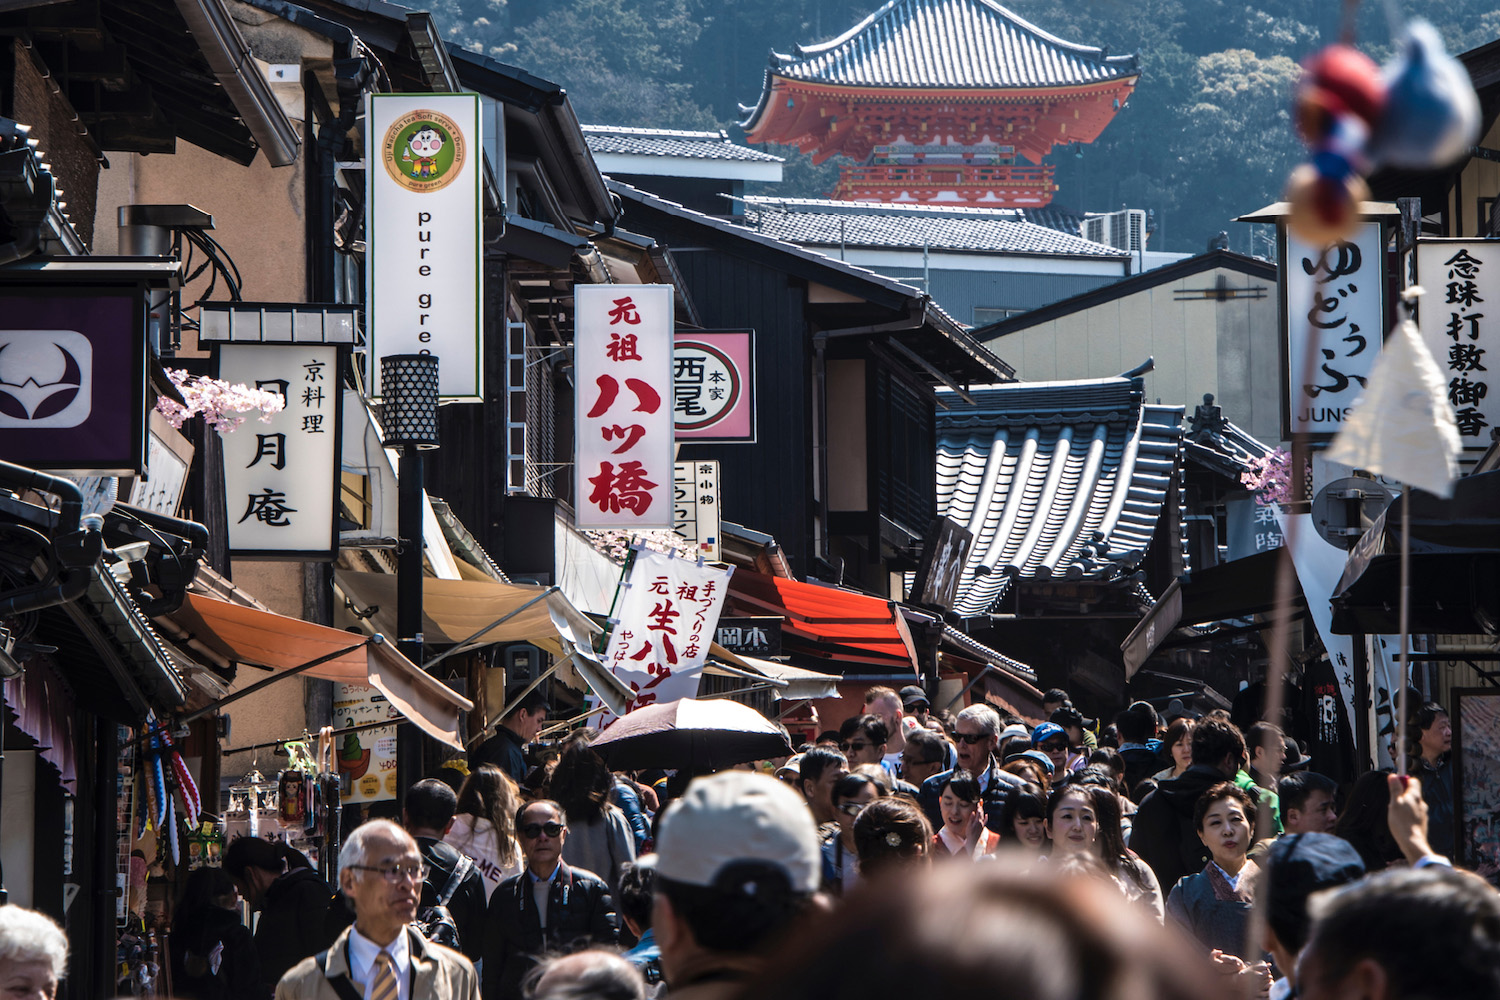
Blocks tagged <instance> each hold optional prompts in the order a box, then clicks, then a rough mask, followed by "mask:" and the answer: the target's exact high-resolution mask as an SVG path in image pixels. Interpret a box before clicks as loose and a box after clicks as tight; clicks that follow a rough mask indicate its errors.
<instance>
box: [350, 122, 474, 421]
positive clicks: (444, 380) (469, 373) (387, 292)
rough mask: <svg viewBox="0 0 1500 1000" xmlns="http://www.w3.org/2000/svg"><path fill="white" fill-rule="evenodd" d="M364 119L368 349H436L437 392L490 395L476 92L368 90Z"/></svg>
mask: <svg viewBox="0 0 1500 1000" xmlns="http://www.w3.org/2000/svg"><path fill="white" fill-rule="evenodd" d="M368 101H369V104H368V107H367V109H366V115H365V120H366V121H368V122H369V134H368V136H367V137H366V142H365V149H366V150H367V151H368V152H367V155H368V157H369V159H370V161H371V162H370V164H369V167H368V169H366V171H365V177H366V182H365V183H366V186H367V190H366V198H365V205H366V209H365V211H366V217H365V233H366V240H367V249H366V252H365V253H366V256H365V260H366V264H365V304H366V307H367V310H368V316H369V344H370V347H369V351H368V353H367V354H366V357H367V358H368V361H367V364H368V366H369V372H368V375H369V380H368V381H367V383H366V384H367V385H369V386H370V387H371V391H372V395H373V396H375V397H376V398H378V396H379V392H380V386H379V384H378V383H379V382H380V378H379V372H380V359H381V358H383V357H385V356H387V355H391V354H436V355H437V356H438V357H439V358H440V359H441V364H440V365H439V376H438V377H439V384H438V394H439V396H440V397H441V398H443V399H445V400H455V401H466V402H480V401H482V400H483V398H484V381H483V371H484V366H483V365H482V364H481V363H480V350H481V347H482V345H483V331H484V308H483V296H482V295H481V291H482V289H483V282H482V280H481V274H480V261H481V229H482V226H483V216H484V212H483V207H484V202H483V180H482V178H483V174H484V170H483V155H482V152H481V149H480V126H479V96H478V95H477V94H371V95H370V96H369V98H368Z"/></svg>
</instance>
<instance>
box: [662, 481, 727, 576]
mask: <svg viewBox="0 0 1500 1000" xmlns="http://www.w3.org/2000/svg"><path fill="white" fill-rule="evenodd" d="M675 468H676V471H675V473H674V483H673V491H672V497H673V502H674V504H675V510H674V512H673V514H672V519H673V521H674V522H675V523H674V524H673V525H672V528H673V530H674V531H676V532H677V533H678V534H679V535H681V536H682V537H683V538H686V539H687V540H688V541H690V542H692V543H693V544H694V545H695V546H696V547H697V549H698V554H699V555H701V556H702V557H703V558H704V559H707V560H708V561H709V562H718V561H719V463H718V462H678V463H676V467H675Z"/></svg>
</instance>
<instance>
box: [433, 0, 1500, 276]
mask: <svg viewBox="0 0 1500 1000" xmlns="http://www.w3.org/2000/svg"><path fill="white" fill-rule="evenodd" d="M408 2H413V0H408ZM432 6H433V9H434V12H435V13H437V14H439V15H440V23H441V24H444V25H447V26H450V32H451V37H452V39H453V40H454V41H457V42H459V43H460V44H462V45H464V46H465V47H467V48H471V49H474V50H476V51H482V52H485V53H486V54H488V55H490V56H492V57H494V58H496V59H500V60H502V61H504V62H509V63H514V64H516V65H519V66H522V67H525V68H526V69H529V70H531V71H533V72H535V73H538V74H540V75H542V76H545V77H547V78H549V79H552V80H556V81H557V82H559V83H561V84H563V85H564V86H565V87H567V88H568V91H569V93H570V95H571V96H572V99H573V102H574V106H575V108H576V109H577V111H578V115H579V117H580V118H581V119H582V120H583V121H585V122H599V123H608V124H615V125H638V126H649V127H657V128H727V129H729V130H730V133H731V135H735V136H736V137H738V133H737V130H736V129H735V122H736V121H737V120H738V119H739V118H740V117H741V116H740V113H739V110H738V105H739V104H741V103H744V104H753V103H755V100H756V98H757V96H758V95H759V94H760V89H761V81H762V74H763V72H764V68H765V65H766V58H767V54H768V53H769V52H770V50H772V49H775V50H777V51H780V52H789V51H791V50H792V48H793V46H795V45H797V44H799V43H801V44H809V43H812V42H817V41H822V40H825V39H827V38H830V37H832V36H834V35H837V34H839V33H841V32H843V31H844V30H845V29H847V28H848V27H849V26H851V25H853V24H854V23H855V22H857V21H858V20H860V19H861V18H863V17H866V16H868V15H869V14H870V13H871V12H873V11H874V10H875V9H876V8H877V7H878V6H879V0H510V2H509V3H506V2H503V0H434V2H433V5H432ZM1008 6H1009V7H1010V8H1011V10H1013V11H1014V12H1015V13H1017V14H1019V15H1020V16H1022V17H1024V18H1026V19H1027V20H1030V21H1032V22H1033V23H1035V24H1037V25H1038V26H1040V27H1042V28H1044V29H1046V30H1047V31H1050V32H1052V33H1053V34H1056V35H1059V36H1061V37H1062V38H1065V39H1068V40H1070V41H1076V42H1080V43H1085V44H1089V45H1102V46H1105V47H1107V48H1108V49H1109V51H1110V52H1111V53H1124V52H1136V53H1139V55H1140V58H1141V79H1140V83H1139V86H1138V88H1137V90H1136V92H1135V95H1134V96H1133V97H1132V98H1131V100H1130V103H1129V104H1128V105H1127V106H1126V107H1125V108H1124V109H1123V110H1122V111H1121V112H1120V114H1119V115H1118V116H1117V117H1116V118H1115V120H1114V122H1113V123H1112V124H1111V125H1110V127H1109V128H1108V129H1106V130H1105V132H1104V135H1103V136H1102V137H1101V138H1100V140H1099V141H1098V142H1095V143H1094V144H1092V145H1090V146H1087V147H1083V148H1082V149H1074V148H1069V149H1063V148H1059V149H1058V150H1056V151H1054V153H1053V155H1052V160H1053V161H1054V162H1055V163H1056V164H1057V172H1058V181H1059V185H1060V188H1061V190H1060V192H1059V194H1058V197H1057V204H1059V205H1064V206H1067V207H1070V208H1073V209H1075V210H1078V211H1091V212H1098V211H1109V210H1111V209H1115V208H1119V207H1121V206H1122V205H1124V206H1129V207H1132V208H1149V209H1152V210H1154V211H1155V214H1156V219H1157V224H1158V235H1157V237H1156V238H1155V239H1154V240H1153V242H1152V245H1153V247H1155V248H1157V249H1166V250H1181V251H1187V252H1197V251H1200V250H1202V249H1203V248H1204V246H1205V245H1206V244H1207V242H1208V240H1209V239H1210V238H1211V237H1212V236H1213V235H1214V234H1216V233H1218V232H1219V231H1220V230H1228V231H1229V233H1230V236H1231V239H1232V240H1233V241H1234V242H1233V244H1232V245H1233V247H1234V249H1236V250H1241V251H1248V250H1250V249H1251V248H1250V246H1249V243H1248V240H1249V234H1248V227H1244V226H1235V225H1233V224H1231V222H1230V220H1231V219H1232V218H1233V217H1234V216H1235V215H1238V214H1241V213H1243V212H1246V211H1250V210H1252V209H1256V208H1259V207H1261V206H1262V205H1264V204H1266V203H1267V202H1270V201H1274V200H1276V198H1277V196H1278V194H1279V192H1280V187H1281V183H1282V180H1283V179H1284V178H1285V176H1286V173H1287V171H1288V169H1289V168H1290V167H1291V165H1292V164H1293V163H1294V162H1296V160H1297V158H1298V157H1299V156H1300V155H1301V154H1300V150H1299V147H1298V145H1297V143H1296V141H1295V139H1294V137H1293V135H1292V132H1291V127H1290V124H1289V115H1288V105H1289V95H1290V92H1291V86H1292V82H1293V81H1294V79H1295V77H1296V73H1297V63H1298V61H1299V60H1300V59H1301V58H1302V57H1304V56H1305V55H1306V54H1307V53H1308V52H1310V51H1312V50H1313V49H1314V48H1316V47H1317V46H1319V45H1321V44H1324V43H1325V42H1326V41H1327V40H1330V39H1332V38H1334V37H1336V35H1337V33H1338V27H1339V25H1338V19H1339V16H1340V9H1341V7H1342V6H1343V5H1342V4H1341V3H1340V2H1338V0H1258V2H1253V3H1246V2H1243V0H1010V2H1009V3H1008ZM1395 6H1397V7H1398V8H1399V9H1400V10H1401V12H1402V13H1403V14H1404V15H1406V16H1421V17H1426V18H1428V19H1429V20H1431V21H1432V22H1433V23H1434V24H1436V25H1437V26H1438V28H1439V29H1440V30H1441V31H1442V33H1443V36H1444V38H1445V39H1446V41H1447V43H1448V46H1449V49H1450V51H1453V52H1462V51H1465V50H1467V49H1470V48H1473V47H1476V46H1478V45H1482V44H1484V43H1486V42H1489V41H1493V40H1495V39H1497V38H1500V10H1497V8H1496V4H1495V2H1494V0H1441V2H1439V0H1420V2H1418V0H1405V2H1404V3H1402V2H1397V3H1396V4H1395ZM1385 10H1386V8H1385V6H1384V5H1383V4H1382V3H1378V2H1373V0H1367V2H1366V3H1365V4H1364V5H1363V9H1362V11H1361V14H1360V18H1359V21H1358V36H1357V42H1358V44H1359V45H1360V47H1361V48H1363V49H1364V50H1365V51H1366V52H1368V53H1370V54H1371V55H1372V56H1374V57H1375V58H1377V59H1384V58H1385V56H1386V55H1387V54H1388V52H1389V49H1390V45H1391V32H1390V27H1389V25H1388V23H1387V21H1386V15H1385ZM775 151H776V152H779V153H782V154H783V155H787V156H788V157H789V162H788V170H787V180H786V181H785V182H784V183H782V184H780V185H777V186H775V188H774V191H775V193H778V194H785V195H788V196H820V195H822V194H823V193H824V192H826V191H827V190H828V189H829V188H830V187H831V186H832V182H833V177H834V176H835V173H836V166H835V164H834V163H832V162H830V163H828V164H824V165H823V166H822V167H813V166H812V165H811V162H810V161H808V160H806V159H805V158H802V157H799V156H797V154H796V153H795V152H794V151H788V150H779V149H778V150H775ZM769 190H771V189H768V192H767V193H769Z"/></svg>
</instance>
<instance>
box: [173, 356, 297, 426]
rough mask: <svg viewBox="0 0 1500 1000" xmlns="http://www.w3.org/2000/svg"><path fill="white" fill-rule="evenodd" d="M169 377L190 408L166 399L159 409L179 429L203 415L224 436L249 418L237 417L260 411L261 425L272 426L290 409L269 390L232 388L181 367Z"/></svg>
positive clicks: (284, 401)
mask: <svg viewBox="0 0 1500 1000" xmlns="http://www.w3.org/2000/svg"><path fill="white" fill-rule="evenodd" d="M167 377H168V378H170V379H171V380H172V384H173V385H175V386H176V387H177V389H178V391H179V392H181V393H182V398H183V399H185V400H186V401H187V406H183V405H182V404H181V403H179V402H177V401H176V400H175V399H168V398H167V397H166V396H162V397H160V398H159V399H157V401H156V410H157V412H158V413H160V414H161V415H162V416H164V417H166V418H167V422H168V423H170V424H171V425H172V426H173V427H176V428H178V429H181V427H182V425H183V423H184V422H185V421H187V420H188V419H189V418H192V417H196V416H199V415H200V414H201V415H202V417H203V421H204V423H206V424H208V426H210V427H212V428H213V429H214V430H216V431H218V432H219V433H221V434H228V433H232V432H233V431H234V429H235V428H237V427H238V426H239V425H240V424H242V423H244V422H245V418H244V417H242V416H237V414H241V413H247V414H248V413H250V412H252V411H257V410H258V411H259V412H260V421H261V423H267V424H268V423H270V422H271V417H272V416H273V415H275V414H277V413H280V412H281V411H282V410H283V409H285V408H286V400H284V399H282V398H281V395H280V394H279V393H275V392H270V391H268V390H266V389H252V388H250V387H249V386H247V385H243V384H238V385H230V384H229V383H228V382H225V381H223V380H222V379H216V378H208V377H207V376H205V375H192V374H190V373H188V372H185V371H183V370H182V369H180V368H168V369H167Z"/></svg>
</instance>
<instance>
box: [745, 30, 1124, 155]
mask: <svg viewBox="0 0 1500 1000" xmlns="http://www.w3.org/2000/svg"><path fill="white" fill-rule="evenodd" d="M1139 73H1140V66H1139V62H1138V60H1137V59H1136V57H1135V56H1134V55H1121V56H1111V55H1109V54H1108V52H1107V51H1106V50H1105V49H1102V48H1097V47H1094V46H1089V45H1078V44H1076V43H1074V42H1068V41H1064V40H1063V39H1061V38H1058V37H1057V36H1056V35H1053V34H1050V33H1048V32H1046V31H1043V30H1042V29H1041V28H1038V27H1037V26H1036V25H1034V24H1032V23H1030V22H1029V21H1027V20H1025V19H1024V18H1022V17H1020V16H1018V15H1016V14H1015V13H1013V12H1012V11H1010V10H1007V9H1006V8H1005V7H1002V6H1000V5H999V4H998V3H995V2H994V0H889V2H888V3H886V4H885V5H884V6H882V7H881V8H880V9H879V10H877V11H875V13H873V14H871V15H870V16H869V17H867V18H865V19H864V20H863V21H861V22H859V23H858V24H856V25H855V26H854V27H852V28H850V29H849V30H848V31H846V32H844V34H842V35H840V36H839V37H837V38H834V39H832V40H831V41H827V42H823V43H821V44H818V45H799V46H797V51H796V54H795V55H782V54H780V53H775V52H773V53H772V54H771V65H770V67H769V68H768V69H767V70H766V88H765V91H764V92H763V94H762V100H761V104H762V105H763V104H764V103H765V100H764V94H765V93H769V92H770V82H771V78H772V77H773V76H775V77H783V78H786V79H789V80H799V81H804V82H807V83H820V84H831V85H836V86H844V87H868V88H878V89H909V88H914V87H931V88H942V89H963V90H1012V89H1023V90H1031V89H1040V88H1050V87H1069V86H1080V85H1087V84H1097V83H1106V82H1109V81H1112V80H1120V79H1125V78H1129V77H1133V76H1136V75H1138V74H1139ZM741 108H742V110H743V111H745V112H746V113H749V114H750V120H753V119H755V118H757V117H759V114H758V112H759V111H760V110H761V108H760V106H757V107H756V108H749V107H745V106H743V105H741ZM747 127H748V126H747Z"/></svg>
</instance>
